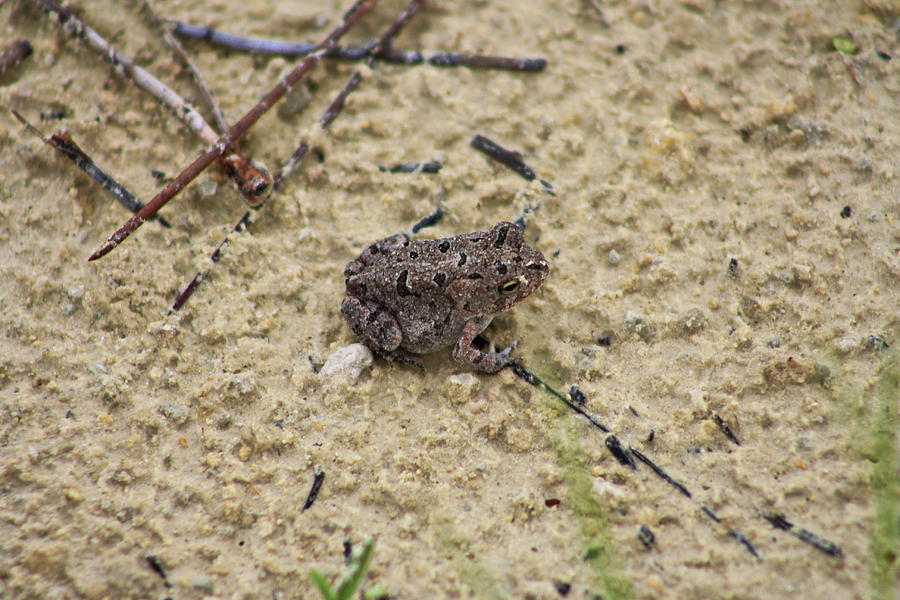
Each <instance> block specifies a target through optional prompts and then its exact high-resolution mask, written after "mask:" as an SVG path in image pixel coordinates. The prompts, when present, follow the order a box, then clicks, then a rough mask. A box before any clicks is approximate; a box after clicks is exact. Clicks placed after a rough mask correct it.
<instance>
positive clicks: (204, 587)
mask: <svg viewBox="0 0 900 600" xmlns="http://www.w3.org/2000/svg"><path fill="white" fill-rule="evenodd" d="M191 587H192V588H194V589H197V590H200V591H202V592H206V593H207V594H212V591H213V580H212V577H210V576H209V575H204V576H202V577H198V578H196V579H195V580H194V581H192V582H191Z"/></svg>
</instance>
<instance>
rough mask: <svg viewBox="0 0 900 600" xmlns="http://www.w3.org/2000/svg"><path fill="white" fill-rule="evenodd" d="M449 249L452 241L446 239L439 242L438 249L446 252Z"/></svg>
mask: <svg viewBox="0 0 900 600" xmlns="http://www.w3.org/2000/svg"><path fill="white" fill-rule="evenodd" d="M449 249H450V242H448V241H447V240H444V241H443V242H441V243H440V244H438V250H440V251H441V252H446V251H447V250H449Z"/></svg>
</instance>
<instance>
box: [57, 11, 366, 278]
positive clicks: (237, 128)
mask: <svg viewBox="0 0 900 600" xmlns="http://www.w3.org/2000/svg"><path fill="white" fill-rule="evenodd" d="M40 1H46V0H40ZM375 2H376V0H356V2H354V4H353V6H352V7H351V8H350V10H348V11H347V13H346V14H345V15H344V18H343V19H342V21H341V24H340V25H338V27H337V28H335V30H334V31H332V32H331V34H329V35H328V37H327V38H325V40H324V41H323V42H322V44H321V48H320V49H319V50H317V51H315V52H313V53H312V54H310V55H309V56H308V57H307V58H306V59H305V60H304V61H303V62H302V63H300V64H299V65H298V66H297V67H295V68H294V69H293V70H292V71H291V72H290V73H288V74H287V75H286V76H285V77H284V78H283V79H281V80H279V81H278V82H277V83H276V84H275V85H274V86H273V87H272V88H271V89H270V90H269V91H268V92H267V93H266V95H265V96H263V98H262V99H261V100H260V101H259V102H258V103H257V104H256V105H255V106H254V107H253V108H251V109H250V110H249V111H248V112H247V113H246V114H245V115H244V116H243V117H242V118H241V120H240V121H238V122H237V123H235V124H234V125H233V126H232V127H231V128H230V129H229V130H228V131H227V132H225V133H224V134H223V135H222V137H220V138H219V139H218V141H217V142H216V143H215V144H213V145H212V146H211V147H210V148H209V149H208V150H207V151H206V152H204V153H203V154H202V155H200V156H199V157H198V158H196V159H195V160H194V162H192V163H191V164H190V165H188V166H187V167H186V168H185V169H184V170H182V171H181V173H179V174H178V176H176V177H175V179H174V180H173V181H172V182H170V183H169V184H168V185H166V186H165V187H164V188H163V189H162V190H160V192H159V193H157V194H156V196H154V197H153V199H152V200H150V202H148V203H147V205H146V206H145V207H144V208H143V209H141V211H140V212H138V213H137V214H136V215H134V216H133V217H132V218H130V219H129V220H128V221H126V222H125V224H124V225H122V227H120V228H119V229H118V230H117V231H116V232H115V233H113V235H112V236H110V238H109V239H108V240H107V241H106V242H104V243H103V245H101V246H100V247H99V248H98V249H97V250H96V251H94V253H93V254H91V256H90V257H88V260H91V261H93V260H97V259H98V258H101V257H103V256H105V255H106V254H108V253H109V252H110V251H112V250H113V249H114V248H115V247H116V246H118V245H119V244H120V243H122V241H123V240H125V239H126V238H127V237H128V236H129V235H131V234H132V233H133V232H134V231H135V230H136V229H137V228H138V227H140V226H141V225H143V224H144V222H145V221H146V220H147V219H149V218H150V217H152V216H153V215H154V214H156V212H157V211H158V210H159V209H160V208H162V207H163V206H165V205H166V203H167V202H168V201H169V200H171V199H172V198H173V197H175V195H176V194H178V193H179V192H180V191H181V190H183V189H184V188H185V186H187V184H188V183H190V182H191V181H193V180H194V179H195V178H196V177H197V175H199V174H200V173H202V172H203V170H204V169H206V168H207V167H208V166H209V165H210V164H212V162H213V161H214V160H216V158H218V157H219V156H221V155H222V154H224V153H225V151H226V150H227V149H228V147H229V146H230V145H231V144H233V143H234V142H235V141H237V140H238V139H239V138H240V137H241V136H243V135H244V134H245V133H246V132H247V130H248V129H250V127H252V126H253V125H254V124H255V123H256V122H257V121H258V120H259V118H260V117H262V116H263V115H264V114H265V113H266V112H267V111H268V110H269V109H270V108H272V106H273V105H274V104H275V103H276V102H277V101H278V100H280V99H281V97H282V96H284V95H285V94H286V93H287V92H288V91H289V90H290V89H291V88H292V87H293V86H294V85H296V84H297V82H299V81H300V80H301V79H302V78H303V77H304V76H305V75H306V74H307V73H308V72H309V71H310V70H311V69H312V68H313V67H314V66H316V65H317V64H318V63H319V61H321V59H322V56H323V55H324V54H325V53H326V52H327V51H328V49H329V48H331V47H332V46H334V45H335V44H336V43H337V40H339V39H340V38H341V37H342V36H343V35H344V34H345V33H347V31H348V30H349V29H350V28H351V27H353V25H355V24H356V22H357V21H358V20H359V18H360V17H362V16H363V15H364V14H366V13H367V12H369V11H370V10H371V9H372V7H373V6H374V5H375Z"/></svg>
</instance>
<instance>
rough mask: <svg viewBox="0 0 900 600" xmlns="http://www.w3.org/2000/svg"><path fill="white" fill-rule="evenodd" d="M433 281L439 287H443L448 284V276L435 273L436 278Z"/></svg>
mask: <svg viewBox="0 0 900 600" xmlns="http://www.w3.org/2000/svg"><path fill="white" fill-rule="evenodd" d="M431 279H432V280H433V281H434V282H435V283H436V284H438V285H439V286H442V285H444V283H446V281H447V276H446V275H444V274H443V273H435V274H434V277H432V278H431Z"/></svg>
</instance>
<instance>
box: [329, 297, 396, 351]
mask: <svg viewBox="0 0 900 600" xmlns="http://www.w3.org/2000/svg"><path fill="white" fill-rule="evenodd" d="M341 314H343V315H344V318H345V319H346V320H347V324H348V325H350V329H352V330H353V333H354V334H356V337H358V338H359V341H361V342H362V343H363V344H365V345H366V346H368V347H369V348H371V349H372V350H375V351H377V352H384V353H389V352H393V351H394V350H396V349H397V348H398V347H399V346H400V342H401V341H402V340H403V332H402V331H401V330H400V324H399V323H397V320H396V319H395V318H394V316H393V315H392V314H391V313H389V312H387V311H386V310H384V308H383V307H382V306H381V305H380V304H378V303H377V302H372V301H371V300H360V299H359V298H354V297H353V296H348V297H346V298H344V302H343V303H342V304H341Z"/></svg>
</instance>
